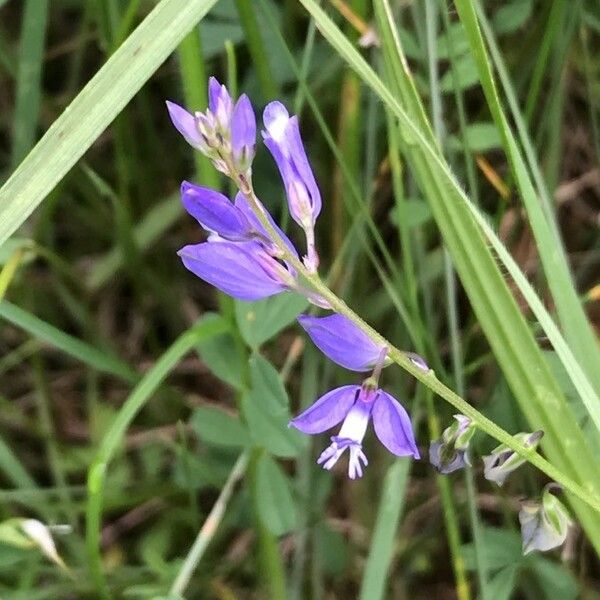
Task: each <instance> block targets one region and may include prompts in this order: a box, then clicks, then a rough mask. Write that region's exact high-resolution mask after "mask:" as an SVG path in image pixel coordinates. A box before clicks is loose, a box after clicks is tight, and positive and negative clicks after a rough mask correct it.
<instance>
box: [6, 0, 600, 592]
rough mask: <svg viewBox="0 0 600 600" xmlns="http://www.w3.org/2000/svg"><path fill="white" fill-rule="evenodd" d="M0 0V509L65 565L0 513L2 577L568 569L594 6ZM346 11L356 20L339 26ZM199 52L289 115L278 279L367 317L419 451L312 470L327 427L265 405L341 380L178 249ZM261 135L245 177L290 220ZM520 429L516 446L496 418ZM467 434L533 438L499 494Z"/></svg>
mask: <svg viewBox="0 0 600 600" xmlns="http://www.w3.org/2000/svg"><path fill="white" fill-rule="evenodd" d="M0 16H1V17H2V18H0V83H1V84H2V85H1V86H0V89H2V90H3V91H2V94H0V96H1V98H2V107H3V110H2V111H1V113H2V114H0V182H2V187H1V188H0V378H1V380H2V387H1V389H0V486H2V487H3V489H2V491H0V511H1V512H2V515H1V518H0V522H3V521H8V520H9V519H11V518H14V517H26V518H36V519H40V520H42V521H44V522H46V523H48V524H50V525H56V524H61V523H64V524H70V525H71V526H72V527H73V529H72V531H71V532H70V533H68V534H66V535H59V534H58V533H55V534H54V538H55V542H56V544H57V547H58V551H59V554H60V555H61V557H62V558H63V559H64V560H65V562H66V564H67V565H68V566H69V568H70V569H71V572H72V574H73V580H72V581H71V580H70V579H69V578H68V576H67V575H66V574H65V573H64V572H63V571H62V570H61V569H59V568H58V567H56V566H54V565H53V564H51V563H50V562H48V561H46V560H45V559H44V558H43V557H42V556H41V555H40V554H39V552H38V551H36V550H35V549H22V548H15V547H14V546H13V545H11V544H13V543H14V540H11V539H9V538H8V537H6V536H5V537H2V535H4V534H2V535H0V596H1V597H2V598H5V597H6V598H9V599H10V598H15V599H16V598H23V597H27V598H50V599H54V598H70V597H77V598H98V597H103V598H121V597H124V598H141V599H144V598H148V599H150V598H154V599H157V598H163V599H167V598H168V599H169V600H173V599H175V598H181V597H185V598H188V599H190V600H191V599H192V598H223V599H228V598H238V597H239V598H242V597H250V596H251V597H255V596H256V597H259V596H260V597H262V596H264V597H269V598H291V599H292V600H296V599H298V600H299V599H301V598H302V599H303V598H309V599H315V600H318V599H320V598H327V597H332V598H337V597H345V596H348V595H349V596H357V597H360V598H363V599H369V600H376V599H378V598H388V597H389V598H396V597H398V598H403V597H415V598H425V597H436V598H437V597H440V598H446V597H448V598H451V597H457V598H461V599H468V598H480V599H483V600H491V599H494V600H497V599H499V600H503V599H508V598H509V597H527V598H540V599H542V600H546V599H547V600H556V599H558V600H563V599H564V600H571V599H575V598H578V597H588V596H590V597H592V596H593V594H594V593H595V590H596V589H597V587H598V585H600V580H599V579H598V575H597V573H598V567H599V566H600V562H599V560H600V559H599V556H600V554H599V553H600V519H599V517H598V509H600V487H599V483H598V482H599V481H600V461H599V460H598V456H599V455H600V398H599V391H600V379H599V377H600V369H599V368H598V366H599V364H600V352H599V348H598V339H597V331H598V320H597V314H596V313H597V310H596V306H595V303H597V300H594V299H592V298H597V291H594V290H597V285H598V282H597V277H596V278H595V277H594V273H595V271H596V270H597V268H596V267H597V263H598V257H599V254H598V247H599V246H598V241H599V237H598V229H597V218H596V217H597V215H596V214H595V206H596V204H597V201H598V197H597V189H596V187H597V186H596V187H594V184H593V173H594V170H595V169H597V159H598V148H600V141H599V139H598V122H599V121H598V118H599V117H598V109H599V106H598V102H597V98H598V92H599V91H600V62H599V61H598V59H597V54H598V53H597V50H598V45H599V44H600V37H599V36H600V27H599V26H598V24H599V23H600V13H599V12H598V7H597V6H595V5H593V4H590V3H585V2H580V1H579V0H578V1H576V2H573V3H572V6H571V5H569V7H567V6H566V4H565V3H562V2H556V3H550V4H547V5H546V4H545V3H543V2H541V0H506V1H505V2H479V1H478V0H457V1H456V3H454V4H453V5H452V6H450V5H448V4H447V3H444V2H440V1H438V0H426V1H425V2H422V3H416V2H415V3H409V4H408V5H406V3H397V2H390V0H374V2H373V3H370V2H366V1H365V0H347V1H346V2H345V3H339V2H331V3H324V2H317V1H316V0H301V2H291V1H288V0H261V1H260V2H251V1H250V0H218V1H217V0H212V1H211V0H187V1H183V0H161V1H159V2H155V3H154V2H147V1H141V0H103V1H102V2H96V1H95V0H56V1H55V2H46V1H45V0H44V1H41V0H40V1H39V2H38V1H26V2H23V3H11V2H8V3H3V2H2V1H1V0H0ZM365 24H366V26H369V24H371V26H372V27H374V29H375V30H376V32H377V35H378V38H379V44H378V45H375V46H371V47H368V48H363V47H361V46H360V45H359V43H358V42H359V39H360V35H361V32H362V31H363V29H364V27H365ZM359 29H360V31H359ZM211 75H216V76H217V77H218V78H219V79H220V80H221V81H224V82H226V83H227V85H228V87H229V88H230V90H232V91H234V92H235V94H241V93H247V94H248V95H249V96H250V98H251V99H252V102H253V104H254V107H255V109H256V112H257V115H258V116H259V117H260V113H261V110H262V107H263V106H264V104H265V103H266V102H267V101H268V100H271V99H280V100H281V101H283V102H284V103H285V104H286V105H287V106H288V108H289V109H290V111H293V112H297V113H298V114H299V115H300V127H301V132H302V136H303V139H304V142H305V145H306V147H307V151H308V154H309V158H310V160H311V163H312V165H313V167H314V169H315V173H316V176H317V180H318V182H319V186H320V188H321V192H322V195H323V212H322V215H321V216H320V217H319V220H318V222H317V226H316V232H317V240H318V245H319V251H320V254H321V259H322V267H321V270H320V272H321V276H322V281H319V280H317V279H315V278H314V277H313V276H311V275H310V274H305V275H306V281H307V284H309V285H313V286H315V287H316V288H317V289H318V290H320V291H321V292H322V293H323V294H324V295H325V296H326V297H328V298H329V299H330V301H331V302H332V304H333V305H334V306H335V307H336V310H338V311H340V312H342V313H344V314H346V315H347V316H349V317H350V318H352V319H354V320H355V321H356V322H357V323H358V324H359V326H360V327H363V328H364V330H365V331H367V333H368V334H369V335H371V336H374V338H375V339H378V340H379V339H381V338H380V336H383V337H384V338H385V339H386V340H389V342H386V343H387V344H388V345H389V347H390V356H391V358H392V359H393V360H394V361H395V362H396V363H397V364H396V366H391V367H389V368H387V369H386V370H385V372H384V374H383V386H384V387H385V388H386V389H388V390H389V391H390V392H392V393H393V394H394V395H395V396H396V397H398V398H399V399H400V400H401V401H402V403H403V405H405V406H406V408H407V410H408V411H409V412H410V414H411V416H412V419H413V423H414V425H415V429H416V432H417V439H418V444H419V449H420V452H421V455H422V460H421V461H418V462H416V461H415V462H408V460H406V459H400V460H395V459H393V457H391V456H390V455H389V453H387V452H385V450H384V449H382V448H381V446H380V445H377V444H376V443H375V441H374V440H373V437H374V436H373V435H372V432H369V433H367V437H366V442H365V443H366V452H367V455H368V456H369V461H370V464H369V466H368V468H367V469H366V471H365V475H364V478H363V479H362V480H361V481H356V482H349V481H347V480H346V478H345V473H344V469H345V465H342V464H340V465H338V466H337V467H336V468H335V469H334V470H333V472H331V473H329V472H325V471H323V470H321V469H319V468H318V467H317V465H316V464H315V460H316V457H317V456H318V454H319V453H320V452H321V451H322V449H323V447H324V446H325V445H326V443H327V439H328V438H327V436H325V435H324V436H318V437H314V438H311V439H307V437H305V436H300V435H298V434H297V432H295V431H294V430H290V429H288V428H287V427H286V425H287V422H288V420H289V418H290V417H291V416H292V415H294V414H297V413H298V412H300V411H301V410H302V409H303V408H306V407H307V406H308V405H310V404H311V403H312V402H313V401H314V400H315V398H317V397H318V396H319V395H321V394H323V393H324V392H325V391H327V390H328V389H331V388H333V387H335V386H338V385H346V384H349V383H356V382H358V381H359V379H358V377H357V376H356V374H352V373H348V372H346V371H344V370H342V369H338V368H336V367H334V366H333V365H332V364H331V363H329V362H328V361H326V360H325V359H324V358H323V356H322V355H321V354H320V353H319V352H318V351H317V350H316V349H315V348H314V347H313V346H312V345H311V342H310V340H308V339H307V338H306V337H305V336H304V334H303V332H302V331H301V330H300V329H299V328H298V327H296V326H295V325H294V323H293V322H294V318H295V316H296V315H297V314H298V312H299V311H309V310H311V307H309V306H308V305H307V303H306V300H305V299H303V298H302V297H299V296H296V295H292V294H285V295H281V296H278V297H276V298H273V299H271V300H269V301H267V302H259V303H251V304H247V303H242V302H238V301H232V300H231V299H230V298H227V297H225V296H224V295H222V294H215V293H214V290H211V288H210V287H209V286H207V285H205V284H203V283H202V282H200V281H199V280H197V279H196V278H194V277H193V276H192V275H191V274H190V273H189V272H187V271H185V270H184V269H183V268H181V265H180V263H179V260H178V258H177V256H176V254H175V252H176V250H177V249H178V248H180V247H181V246H182V245H184V244H187V243H195V242H197V241H199V240H200V239H201V234H200V233H199V230H198V227H197V225H196V223H195V222H194V221H193V219H190V218H189V217H188V216H187V215H185V214H184V212H183V210H182V209H181V206H180V201H179V193H178V188H179V184H180V182H181V180H182V179H184V178H185V179H188V180H193V181H197V182H198V183H200V184H202V185H207V186H211V187H216V188H221V189H222V191H223V192H224V193H229V194H231V192H235V189H234V188H233V187H232V186H230V185H228V184H227V182H225V181H224V179H223V178H222V177H221V176H220V175H219V174H217V173H216V171H215V170H214V169H213V168H212V165H211V164H210V162H209V161H208V160H206V159H205V158H204V157H202V156H200V154H199V153H197V152H194V151H193V150H192V149H191V148H189V147H188V146H187V145H186V144H185V142H184V141H183V140H182V139H181V138H180V137H179V136H178V135H177V133H176V132H174V131H173V128H172V127H171V124H170V122H169V119H168V116H167V114H166V110H165V106H164V102H165V100H167V99H169V100H173V101H176V102H180V103H181V104H183V105H185V106H187V107H189V108H190V109H191V110H204V108H205V106H206V102H207V94H206V84H207V80H208V77H210V76H211ZM259 122H260V119H259ZM258 140H259V144H258V155H257V158H256V160H255V163H254V165H253V180H254V185H255V188H256V190H257V194H258V195H259V196H260V198H261V199H262V200H263V202H264V203H265V204H266V205H267V206H268V207H269V209H270V210H271V212H272V213H273V214H274V215H275V216H276V218H277V219H278V220H279V221H280V222H281V223H282V224H283V226H284V228H285V230H286V232H288V233H289V234H290V235H291V236H292V237H293V239H294V240H295V241H300V236H298V235H297V233H298V232H297V229H296V226H295V223H294V222H293V221H292V220H291V219H289V216H288V215H287V210H286V206H285V193H284V190H283V189H282V186H281V184H280V179H279V175H278V173H277V170H276V169H275V167H274V165H273V164H272V161H271V160H270V157H269V155H268V153H267V152H266V151H265V149H264V147H262V144H261V143H260V140H261V137H260V132H259V135H258ZM482 159H485V161H486V162H487V165H488V167H487V169H492V171H493V174H495V176H496V177H498V178H500V180H501V181H502V182H503V184H504V185H505V186H506V187H507V189H508V190H509V194H508V195H505V196H501V195H500V194H499V193H498V192H497V191H496V189H495V188H494V187H493V185H492V184H491V183H490V175H489V173H488V172H485V171H484V170H483V169H482V168H481V166H480V165H482V164H483V163H482ZM478 165H479V166H478ZM582 176H584V177H582ZM590 181H592V184H591V185H590V184H589V182H590ZM557 192H558V193H557ZM559 197H560V198H561V201H560V202H559V201H558V200H557V198H559ZM596 212H597V211H596ZM292 262H294V261H293V260H292ZM294 264H295V266H296V268H297V270H299V271H301V272H302V269H303V267H302V265H301V264H296V263H294ZM323 282H326V283H323ZM326 286H328V287H326ZM582 298H584V299H585V303H584V302H582ZM312 310H313V312H315V313H316V309H314V308H312ZM320 314H324V313H320ZM399 349H402V351H401V350H399ZM403 350H407V351H415V352H418V353H420V354H422V355H423V356H424V357H425V358H426V359H427V361H428V363H429V364H430V366H431V367H432V369H433V371H431V372H430V373H427V374H426V373H424V372H423V371H421V370H419V369H418V368H416V367H415V366H414V365H413V364H412V363H411V362H410V361H409V360H408V359H407V357H406V355H405V354H404V352H403ZM398 366H399V367H401V368H397V367H398ZM457 410H458V411H461V412H463V413H465V414H467V415H469V416H470V417H471V418H472V419H473V420H474V422H475V423H476V425H477V427H478V430H479V431H478V433H477V434H476V436H475V438H474V441H473V444H472V451H471V454H472V462H473V467H472V468H470V469H469V470H467V471H465V472H464V473H455V474H452V475H449V476H440V475H437V474H436V472H435V471H434V470H433V468H432V467H431V465H429V464H428V460H427V459H428V445H429V441H430V439H432V438H435V437H437V436H438V435H439V432H440V431H441V430H442V429H444V428H445V427H447V426H448V425H449V424H450V423H451V421H452V415H453V414H455V413H456V411H457ZM536 429H543V430H544V432H545V436H544V439H543V443H542V445H541V449H540V452H539V453H534V452H529V451H527V450H526V449H524V448H523V447H522V446H521V445H520V444H517V443H515V442H514V440H513V439H512V438H511V435H512V434H514V433H517V432H518V431H533V430H536ZM494 438H495V439H494ZM495 440H500V441H503V442H507V443H509V444H511V447H513V448H514V449H515V450H516V451H517V452H520V453H521V454H523V456H525V457H526V459H527V460H528V462H529V463H530V464H529V465H526V466H524V467H522V468H520V469H519V470H518V471H517V472H515V473H514V474H513V475H511V476H510V478H509V479H508V481H507V483H506V484H505V486H504V487H503V488H502V489H499V488H497V487H495V486H494V485H493V484H490V483H489V482H487V481H486V480H485V479H484V478H483V475H482V463H481V460H480V457H481V456H482V455H484V454H486V453H487V452H489V451H490V450H491V448H493V447H494V446H495V445H496V443H497V442H496V441H495ZM549 479H554V480H556V481H559V482H561V483H562V485H563V487H564V490H565V494H564V495H565V498H566V501H567V502H568V505H569V509H570V510H571V511H572V514H573V517H574V520H575V521H576V523H577V527H578V529H577V537H576V539H575V541H574V542H571V543H570V544H569V545H568V546H567V547H568V551H567V552H565V554H563V555H561V554H560V552H559V551H553V552H550V553H547V554H544V555H541V554H534V555H528V556H527V557H523V556H522V554H521V551H520V537H519V530H518V518H517V512H518V508H519V501H520V500H521V499H523V498H529V499H536V498H538V497H539V495H540V493H541V490H542V488H543V486H544V485H545V484H546V483H547V482H548V480H549ZM86 483H87V485H85V484H86Z"/></svg>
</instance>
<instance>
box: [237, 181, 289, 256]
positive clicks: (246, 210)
mask: <svg viewBox="0 0 600 600" xmlns="http://www.w3.org/2000/svg"><path fill="white" fill-rule="evenodd" d="M256 201H257V202H258V205H259V207H260V208H261V209H262V211H263V213H264V214H265V216H266V217H267V219H268V220H269V223H271V225H272V226H273V228H274V229H275V231H277V233H278V234H279V235H280V236H281V238H282V239H283V241H284V242H285V245H286V246H287V247H288V250H289V251H290V252H291V253H292V254H293V255H294V256H295V257H296V258H298V251H297V250H296V248H294V244H292V242H291V240H290V238H288V236H287V235H286V234H285V233H284V232H283V230H282V229H281V228H280V227H279V225H277V223H275V221H274V219H273V217H272V216H271V214H270V213H269V212H268V211H267V209H266V208H265V207H264V206H263V204H262V202H261V201H260V200H259V199H258V198H257V199H256ZM235 207H236V208H237V209H239V210H240V212H241V213H242V214H243V215H244V216H245V217H246V219H248V221H249V222H250V224H251V225H252V227H253V228H254V229H255V230H256V231H258V232H259V233H260V234H262V235H263V236H265V237H266V238H267V239H269V240H270V239H271V236H270V235H269V233H268V231H267V230H266V229H265V228H264V227H263V224H262V223H261V222H260V219H259V218H258V217H257V216H256V215H255V214H254V211H253V210H252V209H251V208H250V205H249V204H248V200H246V198H245V196H244V195H243V194H242V193H241V192H238V193H237V195H236V197H235Z"/></svg>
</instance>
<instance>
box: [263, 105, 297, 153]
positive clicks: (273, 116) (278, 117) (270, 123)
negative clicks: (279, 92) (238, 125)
mask: <svg viewBox="0 0 600 600" xmlns="http://www.w3.org/2000/svg"><path fill="white" fill-rule="evenodd" d="M289 119H290V114H289V113H288V111H287V108H286V107H285V106H284V105H283V104H282V103H281V102H278V101H277V100H276V101H275V102H269V104H267V106H265V110H264V111H263V123H264V125H265V129H266V130H267V134H268V136H269V137H271V138H273V139H274V140H275V141H276V142H277V143H280V142H281V141H282V140H283V137H284V135H285V129H286V127H287V124H288V122H289Z"/></svg>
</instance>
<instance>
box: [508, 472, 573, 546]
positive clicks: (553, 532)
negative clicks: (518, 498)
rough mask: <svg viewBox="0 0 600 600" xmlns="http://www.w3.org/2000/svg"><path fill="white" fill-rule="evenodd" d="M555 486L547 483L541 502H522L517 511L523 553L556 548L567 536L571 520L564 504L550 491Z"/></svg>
mask: <svg viewBox="0 0 600 600" xmlns="http://www.w3.org/2000/svg"><path fill="white" fill-rule="evenodd" d="M557 488H559V486H557V485H556V484H554V483H550V484H548V485H547V486H546V487H545V488H544V492H543V493H542V502H541V504H540V503H539V502H532V501H527V502H523V504H522V506H521V510H520V511H519V522H520V523H521V536H522V538H523V554H529V553H530V552H533V551H534V550H539V551H541V552H545V551H546V550H551V549H552V548H557V547H558V546H560V545H561V544H562V543H563V542H564V541H565V539H566V538H567V534H568V532H569V527H570V526H571V525H572V524H573V522H572V521H571V518H570V517H569V513H568V512H567V509H566V508H565V506H564V504H563V503H562V502H561V501H560V500H559V499H558V498H557V497H556V496H555V495H554V494H553V493H552V489H557ZM559 489H560V488H559Z"/></svg>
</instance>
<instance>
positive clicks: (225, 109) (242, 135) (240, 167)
mask: <svg viewBox="0 0 600 600" xmlns="http://www.w3.org/2000/svg"><path fill="white" fill-rule="evenodd" d="M167 108H168V110H169V115H170V117H171V121H173V125H175V127H176V128H177V130H178V131H179V133H181V135H182V136H183V137H184V138H185V140H186V141H187V142H188V143H189V144H190V145H191V146H193V147H194V148H196V149H197V150H200V151H201V152H202V153H203V154H205V155H206V156H208V157H209V158H211V159H212V161H213V164H214V165H215V168H217V169H218V170H219V171H221V172H222V173H225V174H226V175H228V176H230V177H232V176H233V175H234V174H233V173H231V167H232V166H233V167H234V168H235V169H236V170H237V171H238V172H240V173H245V174H249V171H250V166H251V164H252V159H253V158H254V147H255V144H256V117H255V116H254V111H253V110H252V105H251V103H250V100H249V99H248V96H246V95H245V94H242V95H241V96H240V98H239V99H238V101H237V102H236V103H235V104H234V103H233V100H232V99H231V96H230V95H229V92H228V91H227V88H226V87H225V86H224V85H221V84H220V83H219V82H218V81H217V80H216V79H215V78H214V77H211V78H210V80H209V83H208V109H207V111H206V112H205V113H202V112H196V113H194V114H192V113H190V112H188V111H187V110H185V109H184V108H182V107H181V106H179V105H178V104H175V103H174V102H167Z"/></svg>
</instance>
